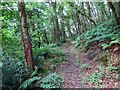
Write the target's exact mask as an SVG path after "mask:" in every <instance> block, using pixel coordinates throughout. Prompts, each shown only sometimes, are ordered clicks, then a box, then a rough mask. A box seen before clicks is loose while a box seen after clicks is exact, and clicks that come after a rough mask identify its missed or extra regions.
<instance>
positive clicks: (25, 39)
mask: <svg viewBox="0 0 120 90" xmlns="http://www.w3.org/2000/svg"><path fill="white" fill-rule="evenodd" d="M18 9H19V18H20V27H21V38H22V44H23V48H24V58H25V61H24V62H25V66H27V67H28V68H30V69H34V65H33V56H32V45H31V42H30V37H29V33H28V28H27V20H26V13H25V3H24V0H19V2H18Z"/></svg>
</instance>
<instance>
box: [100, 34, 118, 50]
mask: <svg viewBox="0 0 120 90" xmlns="http://www.w3.org/2000/svg"><path fill="white" fill-rule="evenodd" d="M113 44H120V36H119V35H118V34H115V35H114V36H113V37H112V38H111V41H110V42H109V43H108V44H102V45H101V46H102V48H103V49H107V48H109V47H110V46H112V45H113Z"/></svg>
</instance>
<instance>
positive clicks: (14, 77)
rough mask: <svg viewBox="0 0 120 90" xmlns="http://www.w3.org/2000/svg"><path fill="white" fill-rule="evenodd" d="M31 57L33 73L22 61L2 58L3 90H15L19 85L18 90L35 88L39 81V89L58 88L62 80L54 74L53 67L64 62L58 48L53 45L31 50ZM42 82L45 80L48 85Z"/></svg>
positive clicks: (63, 57) (62, 54) (63, 56)
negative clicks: (32, 58)
mask: <svg viewBox="0 0 120 90" xmlns="http://www.w3.org/2000/svg"><path fill="white" fill-rule="evenodd" d="M33 56H34V64H35V67H36V70H35V71H32V70H26V67H25V66H24V60H13V59H12V60H8V59H7V58H5V57H2V58H3V59H2V63H3V67H4V68H3V72H2V73H3V77H2V79H3V82H2V83H3V84H2V89H3V90H14V89H15V90H17V89H18V87H19V86H20V84H21V86H20V87H19V89H20V90H21V89H22V90H23V89H25V88H30V87H32V86H33V87H35V86H36V85H37V83H35V82H37V81H40V83H39V87H40V88H44V87H45V88H47V87H49V88H50V87H51V88H58V87H59V86H60V84H61V83H62V82H63V79H62V78H61V77H60V76H59V75H58V74H57V73H54V71H55V67H56V66H57V65H58V64H60V63H63V62H65V61H66V58H65V55H64V53H63V52H62V51H61V50H60V48H58V47H57V46H56V45H54V44H49V45H44V46H41V47H40V48H33ZM47 79H48V80H47ZM44 80H47V81H48V83H46V82H45V81H44ZM56 83H57V84H56ZM31 85H32V86H31Z"/></svg>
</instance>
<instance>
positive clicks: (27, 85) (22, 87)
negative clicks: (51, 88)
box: [18, 77, 41, 90]
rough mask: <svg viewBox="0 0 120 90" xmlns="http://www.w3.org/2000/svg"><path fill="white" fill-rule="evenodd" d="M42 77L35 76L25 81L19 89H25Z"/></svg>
mask: <svg viewBox="0 0 120 90" xmlns="http://www.w3.org/2000/svg"><path fill="white" fill-rule="evenodd" d="M40 78H41V77H33V78H30V79H27V80H26V81H24V82H23V83H22V84H21V85H20V87H19V88H18V90H24V89H26V88H28V87H29V86H30V85H31V84H32V83H33V82H34V81H37V80H39V79H40Z"/></svg>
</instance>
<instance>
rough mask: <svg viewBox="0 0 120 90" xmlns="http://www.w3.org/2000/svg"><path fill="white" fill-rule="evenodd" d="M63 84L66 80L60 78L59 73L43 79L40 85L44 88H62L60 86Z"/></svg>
mask: <svg viewBox="0 0 120 90" xmlns="http://www.w3.org/2000/svg"><path fill="white" fill-rule="evenodd" d="M63 82H64V79H63V78H62V77H60V76H59V75H58V74H57V73H52V74H49V75H48V76H46V77H44V78H42V79H41V80H40V82H39V85H40V87H42V88H60V85H61V84H62V83H63Z"/></svg>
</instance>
